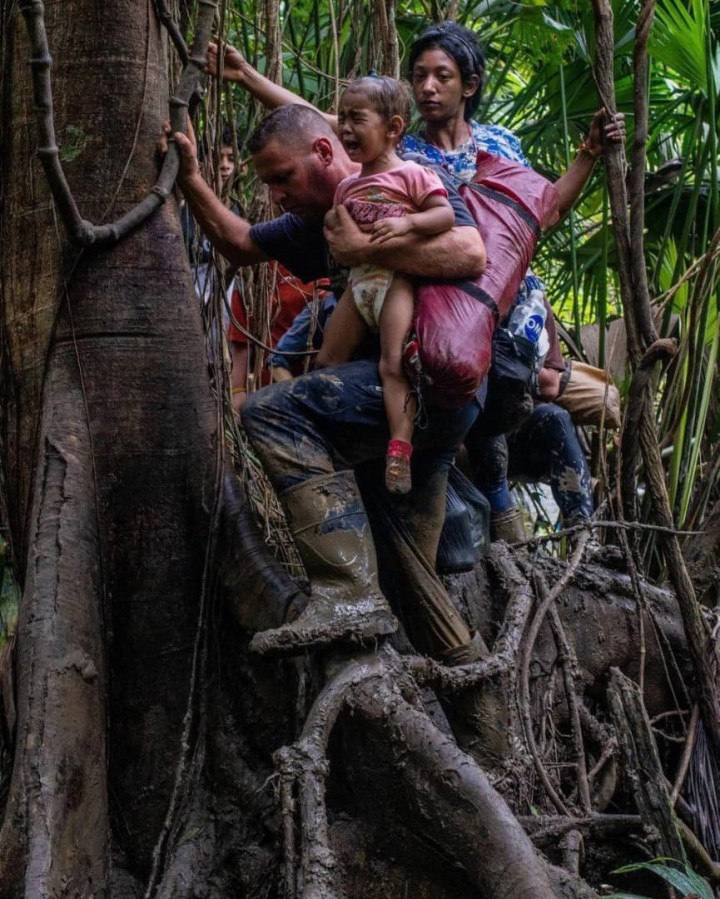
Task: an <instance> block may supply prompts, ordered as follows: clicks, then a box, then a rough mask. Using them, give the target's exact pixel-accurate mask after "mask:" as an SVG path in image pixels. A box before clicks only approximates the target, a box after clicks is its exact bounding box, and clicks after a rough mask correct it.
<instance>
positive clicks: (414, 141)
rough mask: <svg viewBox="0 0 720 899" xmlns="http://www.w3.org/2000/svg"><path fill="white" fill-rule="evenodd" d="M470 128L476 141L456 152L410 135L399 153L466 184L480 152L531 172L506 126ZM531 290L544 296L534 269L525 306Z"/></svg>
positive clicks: (523, 288) (521, 294)
mask: <svg viewBox="0 0 720 899" xmlns="http://www.w3.org/2000/svg"><path fill="white" fill-rule="evenodd" d="M468 124H469V125H470V127H471V129H472V137H469V138H468V139H467V140H466V141H465V142H464V143H462V144H460V146H459V147H456V148H455V149H454V150H440V149H439V148H438V147H436V146H434V145H433V144H429V143H428V142H427V141H426V140H425V138H424V137H422V135H420V134H406V135H405V137H403V139H402V141H401V142H400V144H399V146H398V152H399V153H400V154H401V155H404V154H406V153H415V154H417V155H418V156H423V157H425V158H426V159H428V160H429V161H430V162H432V163H433V164H434V165H437V166H438V168H442V169H445V171H447V172H450V174H452V175H453V176H454V177H456V178H460V179H462V180H463V181H470V179H471V178H473V176H474V175H475V169H476V165H475V158H476V156H477V153H478V150H485V152H486V153H494V154H495V155H496V156H502V157H503V158H504V159H510V160H512V161H513V162H519V163H520V164H521V165H525V166H527V167H528V168H530V163H529V162H528V159H527V157H526V156H525V154H524V153H523V149H522V145H521V144H520V141H519V139H518V138H517V137H515V135H514V134H513V133H512V131H508V129H507V128H504V127H503V126H502V125H481V124H480V122H469V123H468ZM531 290H542V291H543V293H544V292H545V284H544V283H543V282H542V280H541V279H540V278H538V277H537V275H535V274H533V271H532V269H528V271H527V274H526V275H525V280H524V281H523V283H522V284H521V285H520V290H519V291H518V296H517V300H516V302H522V301H523V300H524V299H525V298H526V297H527V296H528V294H529V293H530V291H531Z"/></svg>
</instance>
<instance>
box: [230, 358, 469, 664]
mask: <svg viewBox="0 0 720 899" xmlns="http://www.w3.org/2000/svg"><path fill="white" fill-rule="evenodd" d="M427 412H428V426H427V427H426V428H423V429H418V431H417V433H416V435H415V437H414V443H415V447H416V453H415V455H414V457H413V474H414V475H415V468H416V467H417V480H416V481H415V483H416V484H417V485H418V487H417V490H416V491H413V493H412V494H410V496H409V497H408V498H407V507H406V508H405V512H406V513H407V516H406V517H405V518H403V521H402V524H401V523H400V522H399V521H398V519H399V518H400V517H401V516H402V515H403V511H402V509H401V505H402V504H400V506H398V507H397V508H398V509H399V510H400V511H399V512H398V513H392V512H387V513H386V517H387V520H388V521H389V522H391V531H392V532H393V533H394V535H395V536H394V538H393V539H394V540H395V541H397V545H398V546H399V547H402V549H401V550H400V551H399V555H401V556H402V557H403V570H404V571H406V572H408V574H409V577H410V580H411V583H410V584H409V585H408V586H409V588H410V589H409V590H408V593H412V594H413V597H415V595H417V596H418V597H419V599H418V601H417V602H413V608H414V609H415V613H414V614H415V616H416V617H417V618H418V619H419V620H423V621H424V622H425V627H424V630H425V632H426V634H427V636H426V638H425V641H424V642H425V645H426V646H428V648H432V649H433V651H434V652H435V653H436V654H442V653H443V652H445V651H446V650H449V649H453V648H455V647H458V646H461V645H463V643H468V642H470V640H471V634H470V631H469V630H468V628H467V626H466V625H465V624H464V622H463V621H462V618H461V617H460V615H459V614H458V613H457V611H456V610H455V609H454V607H453V606H452V603H451V602H450V600H449V598H448V596H447V593H446V591H445V590H444V588H443V587H442V584H441V582H440V581H439V579H438V578H437V576H436V575H435V573H434V561H435V560H434V554H435V551H436V549H437V540H438V538H439V534H440V528H441V526H442V521H443V516H442V512H439V511H438V510H439V509H440V506H441V503H442V504H444V492H443V491H444V486H445V482H446V478H447V470H448V468H449V465H450V464H451V462H452V459H453V458H454V455H455V453H456V451H457V448H458V447H459V445H460V443H461V441H462V439H463V437H464V435H465V432H466V431H467V428H468V427H469V425H470V423H471V422H472V420H473V418H474V416H475V414H476V410H475V407H474V405H470V406H466V407H464V408H462V409H459V410H450V409H437V408H432V407H429V408H428V410H427ZM243 423H244V425H245V427H246V430H247V432H248V436H249V438H250V441H251V443H252V444H253V447H254V448H255V450H256V452H257V454H258V456H259V457H260V460H261V461H262V463H263V466H264V468H265V471H266V473H267V475H268V477H269V478H270V480H271V482H272V483H273V486H274V487H275V489H276V490H277V491H278V494H279V495H280V498H281V500H282V497H283V493H284V492H285V491H288V490H289V489H290V488H294V487H296V486H297V485H300V484H302V483H303V482H306V481H309V480H310V479H313V478H318V477H322V476H328V475H332V474H333V473H334V472H337V471H339V470H342V469H348V468H355V467H357V466H360V465H362V464H363V463H366V462H370V461H372V460H378V459H383V458H384V454H385V449H386V447H387V441H388V439H389V433H388V426H387V421H386V418H385V413H384V408H383V403H382V389H381V387H380V383H379V379H378V373H377V365H376V364H375V363H373V362H369V361H363V362H353V363H350V364H349V365H343V366H338V367H336V368H332V369H324V370H323V371H320V372H313V373H311V374H309V375H304V376H303V377H300V378H297V379H295V380H294V381H289V382H285V383H282V384H276V385H273V386H271V387H268V388H265V389H264V390H262V391H259V392H258V393H257V394H255V395H253V396H252V397H251V398H249V400H248V402H247V404H246V406H245V407H244V410H243ZM416 460H417V461H416ZM381 483H382V481H380V484H381ZM427 487H430V488H431V489H430V494H431V497H432V498H431V499H430V500H425V499H423V498H422V496H421V494H423V493H424V491H425V489H426V488H427ZM383 489H384V488H383ZM378 496H380V494H378ZM376 499H377V497H376ZM390 502H391V500H390V497H389V495H387V501H385V498H384V497H383V498H382V499H377V502H374V503H373V505H380V506H385V505H387V506H388V507H389V504H390ZM347 526H348V527H352V528H353V529H355V530H359V531H361V532H362V533H365V531H366V527H367V518H366V517H365V515H364V510H363V509H362V508H361V507H360V508H356V509H355V512H354V514H353V516H352V520H348V523H347ZM327 528H328V529H329V530H332V529H333V523H332V522H331V521H328V524H327ZM368 539H369V536H368ZM427 554H431V557H430V558H428V557H427ZM308 575H309V577H310V581H311V584H312V581H313V571H312V570H310V571H308ZM422 629H423V628H421V630H422Z"/></svg>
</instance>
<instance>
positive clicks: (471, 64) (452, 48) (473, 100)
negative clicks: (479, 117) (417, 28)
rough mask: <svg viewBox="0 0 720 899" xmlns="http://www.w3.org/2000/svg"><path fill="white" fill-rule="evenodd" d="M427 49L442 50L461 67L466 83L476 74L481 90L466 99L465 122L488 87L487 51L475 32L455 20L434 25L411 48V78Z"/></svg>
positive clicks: (409, 66) (409, 62) (409, 75)
mask: <svg viewBox="0 0 720 899" xmlns="http://www.w3.org/2000/svg"><path fill="white" fill-rule="evenodd" d="M426 50H442V51H443V52H444V53H447V55H448V56H451V57H452V58H453V59H454V60H455V62H456V64H457V67H458V69H460V77H461V78H462V80H463V83H467V82H468V81H469V80H470V79H471V78H472V76H473V75H477V77H478V89H477V90H476V91H475V93H474V94H473V95H472V97H467V98H466V100H465V121H468V120H469V119H471V118H472V117H473V115H474V114H475V112H476V110H477V108H478V106H479V104H480V99H481V97H482V92H483V88H484V87H485V54H484V53H483V50H482V47H481V46H480V44H479V43H478V39H477V37H476V36H475V34H474V32H472V31H470V29H469V28H464V27H463V26H462V25H458V24H457V23H456V22H443V23H442V25H431V26H430V28H426V29H425V31H423V33H422V34H421V35H420V37H419V38H418V39H417V40H416V41H415V42H414V44H413V45H412V46H411V47H410V58H409V59H408V70H409V74H408V77H409V78H410V80H412V73H413V69H414V68H415V63H416V62H417V60H418V57H419V56H420V55H421V54H422V53H424V52H425V51H426Z"/></svg>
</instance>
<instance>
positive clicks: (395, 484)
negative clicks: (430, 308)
mask: <svg viewBox="0 0 720 899" xmlns="http://www.w3.org/2000/svg"><path fill="white" fill-rule="evenodd" d="M409 117H410V91H409V88H408V87H407V86H406V85H405V84H403V83H402V82H399V81H395V80H394V79H392V78H386V77H382V76H369V77H367V78H359V79H358V80H356V81H353V82H352V83H351V84H349V85H348V87H347V88H346V89H345V91H344V92H343V94H342V97H341V98H340V109H339V113H338V123H339V130H340V140H341V141H342V144H343V147H344V148H345V151H346V152H347V154H348V156H349V157H350V159H351V160H352V161H353V162H359V163H361V165H362V169H361V171H360V173H359V174H358V175H353V176H351V177H350V178H346V179H345V180H344V181H342V182H341V183H340V185H339V186H338V189H337V191H336V194H335V205H341V204H343V205H345V206H346V207H347V208H348V210H349V212H350V214H351V215H352V217H353V219H354V220H355V222H356V223H357V224H358V225H359V226H360V228H361V229H362V230H364V231H367V232H369V233H370V234H371V237H370V240H371V242H372V243H375V244H381V243H386V242H388V241H391V240H393V239H395V238H398V237H400V236H401V235H403V234H408V233H410V232H414V233H416V234H421V235H431V234H440V233H441V232H443V231H448V230H449V229H450V228H452V227H453V225H454V224H455V215H454V212H453V210H452V207H451V205H450V203H449V202H448V199H447V192H446V190H445V188H444V187H443V185H442V182H441V181H440V179H439V178H438V176H437V175H436V174H435V173H434V172H432V171H430V170H428V169H427V168H425V167H424V166H421V165H418V164H417V163H414V162H404V161H403V160H402V159H400V157H399V156H398V155H397V153H396V152H395V148H396V147H397V145H398V143H399V141H400V139H401V137H402V136H403V133H404V131H405V127H406V125H407V122H408V120H409ZM412 319H413V284H412V282H411V281H410V280H409V279H408V278H407V277H405V276H404V275H402V274H399V273H398V272H394V271H391V270H390V269H386V268H380V267H379V266H375V265H361V266H357V267H355V268H353V269H352V270H351V271H350V276H349V283H348V288H347V289H346V291H345V293H344V294H343V295H342V297H341V298H340V301H339V303H338V305H337V308H336V309H335V311H334V312H333V314H332V316H331V317H330V321H329V323H328V326H327V330H326V333H325V338H324V341H323V346H322V349H321V351H320V355H319V357H318V365H319V366H323V365H337V364H340V363H342V362H348V361H349V360H350V359H351V358H352V356H353V354H354V352H355V350H356V349H357V348H358V347H359V345H360V343H361V342H362V340H363V338H364V336H365V333H366V331H367V329H368V328H370V329H372V330H379V331H380V352H381V355H380V365H379V372H380V379H381V381H382V385H383V401H384V404H385V413H386V415H387V419H388V425H389V429H390V442H389V444H388V451H387V459H386V470H385V484H386V486H387V488H388V490H389V491H390V492H391V493H407V492H408V491H409V490H410V488H411V486H412V482H411V474H410V459H411V456H412V432H413V421H414V418H415V414H416V412H417V400H416V398H415V397H414V395H413V393H412V387H411V385H410V382H409V381H408V380H407V378H406V377H405V375H404V373H403V368H402V350H403V344H404V342H405V338H406V336H407V334H408V331H409V330H410V328H411V326H412Z"/></svg>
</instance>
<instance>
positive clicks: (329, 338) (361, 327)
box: [315, 289, 367, 368]
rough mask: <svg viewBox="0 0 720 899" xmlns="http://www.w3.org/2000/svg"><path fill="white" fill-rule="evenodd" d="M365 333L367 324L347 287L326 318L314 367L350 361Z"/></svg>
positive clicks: (325, 366) (324, 366)
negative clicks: (326, 321)
mask: <svg viewBox="0 0 720 899" xmlns="http://www.w3.org/2000/svg"><path fill="white" fill-rule="evenodd" d="M366 333H367V325H366V324H365V322H364V321H363V318H362V316H361V315H360V313H359V312H358V310H357V306H356V305H355V301H354V300H353V298H352V294H351V293H350V291H349V289H348V290H346V291H345V292H344V293H343V295H342V296H341V297H340V299H339V301H338V304H337V306H336V307H335V308H334V309H333V312H332V315H331V316H330V318H329V319H328V323H327V325H326V326H325V333H324V334H323V342H322V346H321V347H320V352H319V353H318V355H317V359H316V360H315V367H316V368H327V367H328V366H329V365H342V364H343V363H344V362H350V360H351V359H352V358H353V356H354V355H355V351H356V350H357V349H358V347H359V346H360V344H361V343H362V341H363V339H364V337H365V334H366Z"/></svg>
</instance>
